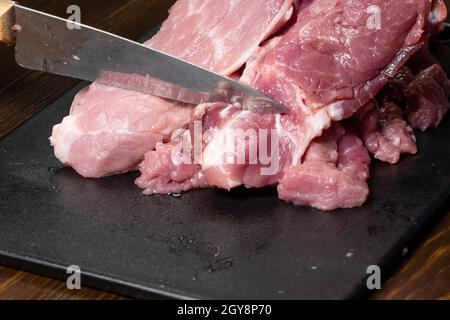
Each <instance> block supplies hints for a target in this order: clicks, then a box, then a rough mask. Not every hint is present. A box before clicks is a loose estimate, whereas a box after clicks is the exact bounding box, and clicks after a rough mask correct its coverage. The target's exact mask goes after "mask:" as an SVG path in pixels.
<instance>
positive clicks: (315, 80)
mask: <svg viewBox="0 0 450 320" xmlns="http://www.w3.org/2000/svg"><path fill="white" fill-rule="evenodd" d="M371 5H379V7H380V8H381V11H380V13H381V16H382V22H384V27H383V28H381V29H369V28H368V27H367V26H366V24H367V20H368V19H369V15H370V14H369V13H367V10H366V9H367V8H368V7H370V6H371ZM430 9H431V2H430V1H424V0H420V1H419V0H416V1H409V2H407V3H405V2H398V1H357V2H355V1H323V0H316V1H313V2H312V3H311V4H309V6H306V8H305V9H304V10H302V11H300V13H299V14H298V21H297V23H296V24H294V25H293V26H292V27H291V28H290V29H289V30H288V31H287V32H286V33H285V34H283V35H281V36H280V37H277V38H274V39H272V40H271V41H269V42H268V43H267V44H266V45H265V46H264V47H262V48H261V49H260V51H259V52H258V54H257V55H256V56H254V57H253V58H252V59H250V61H249V62H248V63H247V67H246V69H245V71H244V74H243V77H242V78H241V81H243V82H245V83H248V84H250V85H252V86H254V87H255V88H257V89H259V90H261V91H263V92H265V93H267V94H269V95H271V96H273V97H275V98H277V99H278V100H280V101H282V102H283V103H284V104H285V105H287V106H289V107H291V110H292V111H291V113H290V114H288V115H264V116H262V115H258V114H250V113H248V112H246V111H241V112H236V113H233V114H232V115H227V116H225V117H224V118H225V119H223V120H220V121H218V122H217V125H216V126H215V127H216V131H215V135H216V136H221V135H222V132H223V131H224V130H227V129H229V128H234V129H244V130H249V129H255V130H257V129H258V128H266V129H274V130H275V131H276V132H277V133H278V136H279V137H280V150H282V151H281V152H282V154H281V161H280V170H279V171H278V172H276V173H275V174H274V175H273V176H274V178H275V180H276V179H277V177H278V176H282V175H283V170H285V169H287V168H288V167H289V166H293V167H296V166H297V165H299V164H301V159H302V157H303V155H304V152H305V151H306V149H307V148H308V146H309V144H310V142H311V141H312V140H313V139H314V138H315V137H318V136H320V135H321V134H322V132H323V130H325V129H327V128H328V127H329V126H330V125H331V122H332V121H338V120H342V119H343V118H346V117H349V116H351V115H352V114H353V113H354V112H355V111H356V110H357V109H358V108H360V107H361V106H363V105H364V104H365V103H367V102H368V101H369V99H370V98H372V97H373V96H375V95H376V94H377V93H378V92H379V91H380V89H381V88H382V87H383V86H384V85H385V84H386V83H387V82H388V79H389V78H390V77H392V76H394V75H395V74H396V73H397V71H398V69H400V67H402V66H403V64H404V63H405V62H406V61H407V59H408V58H409V57H410V55H411V54H413V53H414V52H415V51H416V50H417V49H418V48H420V45H421V43H420V41H421V39H422V34H423V32H424V29H425V27H426V21H427V19H426V18H427V17H428V14H429V12H430ZM350 13H351V14H350ZM374 46H376V50H374ZM227 152H229V150H227V149H226V148H224V147H223V144H222V141H221V140H220V139H211V140H210V141H207V143H206V146H205V151H204V159H203V160H204V163H203V167H202V168H203V170H205V171H209V172H210V173H209V174H207V178H208V181H211V182H212V183H211V184H212V185H214V186H217V187H220V188H225V189H230V188H232V187H237V186H239V185H242V184H243V185H246V186H247V187H261V186H262V185H264V183H263V181H264V180H266V181H267V184H273V179H270V178H268V177H265V179H256V182H257V183H255V181H253V179H252V180H251V183H249V182H248V181H249V180H250V179H247V176H248V174H247V171H246V168H249V169H250V168H252V169H254V166H245V165H242V164H239V165H229V164H222V165H219V164H217V163H215V162H213V163H214V165H211V166H208V165H207V161H208V158H209V157H214V158H216V159H223V158H224V156H225V155H226V153H227ZM286 158H287V159H286ZM252 172H253V171H252ZM255 176H256V175H255V174H253V177H255Z"/></svg>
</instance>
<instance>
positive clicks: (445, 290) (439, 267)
mask: <svg viewBox="0 0 450 320" xmlns="http://www.w3.org/2000/svg"><path fill="white" fill-rule="evenodd" d="M172 2H173V1H157V0H155V1H152V0H114V1H110V0H79V1H76V0H23V1H21V4H23V5H27V6H30V7H33V8H36V9H40V10H44V11H47V12H49V13H53V14H56V15H59V16H66V8H67V6H68V5H71V4H77V5H79V6H80V8H81V12H82V22H83V23H86V24H90V25H93V26H95V27H99V28H102V29H105V30H107V31H111V32H114V33H117V34H120V35H122V36H125V37H129V38H132V39H137V38H138V37H140V36H142V35H143V34H144V33H145V32H146V31H148V30H149V29H150V28H151V26H153V25H154V24H155V22H157V21H161V20H162V19H163V17H164V16H165V15H166V12H167V9H168V8H169V6H170V4H171V3H172ZM0 61H2V62H1V63H0V138H1V137H3V136H5V135H6V134H8V133H9V132H11V131H12V130H14V129H15V128H16V127H18V126H19V125H20V124H22V123H23V122H24V121H26V120H27V119H28V118H30V117H31V116H32V115H33V114H35V113H36V112H38V111H39V110H41V109H42V108H44V107H45V106H46V105H48V104H49V103H51V102H52V101H54V100H55V99H57V98H58V97H60V96H61V95H63V94H64V93H65V92H66V91H67V90H68V89H69V88H71V87H72V86H73V85H74V84H76V81H74V80H72V79H68V78H63V77H57V76H53V75H47V74H42V73H39V72H32V71H26V70H23V69H21V68H20V67H18V66H17V65H16V64H15V63H14V60H13V49H12V48H7V47H5V46H0ZM24 93H26V94H24ZM372 298H373V299H450V213H449V214H447V215H446V216H445V217H444V218H443V219H442V220H441V221H440V223H439V224H438V225H437V226H436V227H435V228H433V229H432V230H431V231H430V232H429V233H428V234H427V235H426V236H425V238H424V240H423V243H422V244H421V245H420V246H418V248H417V249H416V250H414V251H413V252H411V253H409V254H408V255H407V256H406V258H405V262H404V263H403V264H402V265H401V266H400V267H399V269H398V270H397V271H396V272H394V274H393V276H391V277H390V278H389V279H387V281H386V283H385V284H384V286H383V290H381V291H380V292H377V293H375V294H374V296H373V297H372ZM0 299H125V298H124V297H120V296H116V295H113V294H110V293H106V292H101V291H97V290H93V289H89V288H83V289H82V290H72V291H71V290H68V289H67V288H66V284H65V283H64V282H61V281H56V280H52V279H49V278H46V277H42V276H38V275H34V274H31V273H27V272H22V271H18V270H13V269H9V268H6V267H1V266H0Z"/></svg>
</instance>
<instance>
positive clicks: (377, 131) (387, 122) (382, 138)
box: [359, 101, 417, 164]
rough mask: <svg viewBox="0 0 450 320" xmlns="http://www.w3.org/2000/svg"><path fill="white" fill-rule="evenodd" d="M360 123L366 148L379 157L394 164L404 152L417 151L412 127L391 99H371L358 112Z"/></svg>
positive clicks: (411, 152)
mask: <svg viewBox="0 0 450 320" xmlns="http://www.w3.org/2000/svg"><path fill="white" fill-rule="evenodd" d="M359 126H360V133H361V137H362V139H363V141H364V143H365V145H366V147H367V149H368V150H369V151H370V152H371V153H372V154H374V156H375V158H377V159H378V160H381V161H384V162H389V163H391V164H395V163H397V162H398V161H399V160H400V156H401V155H402V154H405V153H409V154H415V153H417V146H416V139H415V136H414V133H413V130H412V128H411V127H410V126H409V125H408V124H407V123H406V121H404V120H403V111H402V109H401V108H400V107H399V106H397V105H396V104H394V103H392V102H389V101H385V102H382V103H381V104H378V103H377V102H374V103H369V104H368V105H367V106H366V107H364V108H363V109H362V110H361V112H360V113H359Z"/></svg>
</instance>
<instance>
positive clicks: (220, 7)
mask: <svg viewBox="0 0 450 320" xmlns="http://www.w3.org/2000/svg"><path fill="white" fill-rule="evenodd" d="M292 12H293V8H292V0H265V1H248V0H238V1H217V0H179V1H177V2H176V3H175V5H174V6H173V7H172V8H171V9H170V16H169V18H168V19H167V20H166V21H165V22H164V23H163V25H162V27H161V31H160V32H159V33H158V34H157V35H156V36H155V37H153V38H152V39H151V40H150V41H148V42H147V45H149V46H151V47H154V48H157V49H159V50H162V51H165V52H169V53H171V54H173V55H175V56H177V57H180V58H183V59H185V60H188V61H190V62H192V63H195V64H197V65H199V66H202V67H205V68H207V69H210V70H214V71H216V72H219V73H222V74H227V75H228V74H232V73H233V72H235V71H237V70H238V69H239V68H240V67H241V66H242V65H244V64H245V62H247V60H248V59H249V58H250V56H251V55H252V54H253V53H254V52H255V51H256V50H257V48H258V46H259V44H260V43H261V42H263V41H264V40H265V39H266V38H268V37H269V36H270V35H271V34H273V33H274V32H276V31H277V30H278V29H280V28H281V27H282V26H283V25H284V23H286V22H287V21H288V20H289V19H290V17H291V15H292Z"/></svg>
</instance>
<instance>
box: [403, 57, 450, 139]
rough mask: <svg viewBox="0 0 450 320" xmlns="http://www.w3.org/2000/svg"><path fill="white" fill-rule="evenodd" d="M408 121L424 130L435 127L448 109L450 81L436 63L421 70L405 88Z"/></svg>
mask: <svg viewBox="0 0 450 320" xmlns="http://www.w3.org/2000/svg"><path fill="white" fill-rule="evenodd" d="M405 95H406V99H407V103H408V106H407V108H406V112H407V114H408V122H409V123H410V124H411V126H412V127H413V128H414V129H420V130H422V131H425V130H426V129H428V128H433V127H437V126H438V125H439V123H441V121H442V119H443V117H444V116H445V114H446V113H447V112H448V110H449V109H450V101H449V97H450V81H449V80H448V78H447V74H446V73H445V71H444V70H443V69H442V67H441V66H440V65H438V64H434V65H432V66H431V67H429V68H427V69H425V70H423V71H421V72H420V73H419V74H418V75H417V76H416V77H415V79H414V80H413V81H412V82H411V83H410V84H409V85H408V87H407V88H406V90H405Z"/></svg>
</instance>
